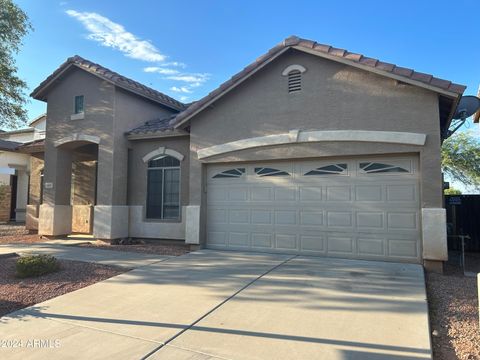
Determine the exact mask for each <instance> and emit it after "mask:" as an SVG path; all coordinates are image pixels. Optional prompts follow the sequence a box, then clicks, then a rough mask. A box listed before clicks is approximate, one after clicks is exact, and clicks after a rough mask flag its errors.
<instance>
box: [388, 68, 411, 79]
mask: <svg viewBox="0 0 480 360" xmlns="http://www.w3.org/2000/svg"><path fill="white" fill-rule="evenodd" d="M393 73H394V74H396V75H400V76H406V77H410V76H411V75H412V74H413V70H412V69H408V68H404V67H401V66H395V68H394V69H393Z"/></svg>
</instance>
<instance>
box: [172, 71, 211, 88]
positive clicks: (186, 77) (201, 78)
mask: <svg viewBox="0 0 480 360" xmlns="http://www.w3.org/2000/svg"><path fill="white" fill-rule="evenodd" d="M209 78H210V74H207V73H204V74H179V75H172V76H168V77H167V79H170V80H176V81H183V82H186V83H190V84H194V85H195V86H194V87H198V86H200V84H203V83H204V82H205V81H207V80H208V79H209ZM197 84H198V85H197Z"/></svg>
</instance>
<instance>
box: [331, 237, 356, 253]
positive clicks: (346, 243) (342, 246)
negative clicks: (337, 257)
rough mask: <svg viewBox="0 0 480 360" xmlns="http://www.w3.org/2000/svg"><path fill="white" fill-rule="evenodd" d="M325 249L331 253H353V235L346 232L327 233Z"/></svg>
mask: <svg viewBox="0 0 480 360" xmlns="http://www.w3.org/2000/svg"><path fill="white" fill-rule="evenodd" d="M327 239H328V243H327V251H328V252H329V253H333V254H343V255H349V256H351V255H353V253H354V239H353V236H352V235H351V236H346V234H338V233H337V234H335V233H334V234H328V235H327Z"/></svg>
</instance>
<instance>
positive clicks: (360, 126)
mask: <svg viewBox="0 0 480 360" xmlns="http://www.w3.org/2000/svg"><path fill="white" fill-rule="evenodd" d="M291 64H300V65H302V66H304V67H305V68H306V69H307V71H306V72H305V73H304V74H303V79H302V91H300V92H298V93H292V94H289V93H288V90H287V78H286V77H285V76H282V75H281V73H282V71H283V70H284V69H285V68H286V67H287V66H288V65H291ZM292 129H304V130H372V131H399V132H416V133H423V134H426V135H427V140H426V144H425V145H424V146H406V145H393V144H385V143H353V142H342V143H304V144H294V145H292V144H288V145H281V146H273V147H266V148H259V149H250V150H244V151H237V152H234V153H229V154H226V155H224V156H217V157H215V158H210V159H207V160H205V161H202V162H200V161H198V159H197V155H196V151H197V150H198V149H202V148H206V147H209V146H213V145H218V144H223V143H226V142H230V141H235V140H241V139H246V138H251V137H258V136H266V135H271V134H282V133H286V132H288V131H289V130H292ZM190 139H191V151H192V152H191V156H190V158H191V160H190V205H200V204H203V205H205V204H204V201H205V200H204V196H202V194H203V192H202V191H201V190H202V179H203V171H204V167H205V166H204V165H202V163H204V162H225V161H227V162H231V161H249V160H265V159H287V158H309V157H321V156H348V155H361V154H389V153H418V154H419V158H420V172H421V173H422V175H421V202H422V204H421V206H422V207H441V206H442V196H441V194H442V179H441V170H440V127H439V110H438V97H437V95H436V94H435V93H433V92H430V91H427V90H423V89H420V88H418V87H414V86H410V85H407V84H404V83H399V82H397V81H395V80H391V79H388V78H385V77H382V76H379V75H375V74H372V73H368V72H365V71H362V70H358V69H355V68H352V67H349V66H347V65H343V64H339V63H335V62H333V61H329V60H325V59H322V58H318V57H316V56H314V55H309V54H305V53H302V52H299V51H296V50H290V51H289V52H288V53H286V54H284V55H283V56H281V57H279V58H277V59H276V60H274V61H273V62H272V63H271V64H269V65H268V66H267V67H265V68H264V69H262V70H260V71H259V72H258V73H257V74H255V75H253V76H252V77H251V78H250V79H248V80H246V81H245V82H243V83H242V84H241V85H239V86H238V87H237V88H236V89H234V90H233V91H232V92H231V93H229V94H227V95H226V96H224V97H223V98H222V99H220V100H219V101H217V102H216V103H215V104H214V105H213V106H211V107H209V108H208V109H206V110H204V111H203V112H202V113H200V114H198V115H197V116H196V117H194V118H193V120H192V121H191V136H190ZM203 208H205V206H203ZM204 220H205V219H204V214H203V212H202V221H201V224H202V228H204ZM202 234H203V230H202ZM201 237H202V239H203V237H204V236H203V235H201Z"/></svg>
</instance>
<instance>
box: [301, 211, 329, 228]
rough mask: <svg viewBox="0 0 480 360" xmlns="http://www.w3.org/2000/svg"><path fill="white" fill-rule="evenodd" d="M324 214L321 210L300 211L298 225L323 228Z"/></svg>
mask: <svg viewBox="0 0 480 360" xmlns="http://www.w3.org/2000/svg"><path fill="white" fill-rule="evenodd" d="M324 216H325V213H324V211H322V210H317V209H313V210H300V225H306V226H315V227H317V226H323V225H324V223H325V222H324V219H323V218H324Z"/></svg>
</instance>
